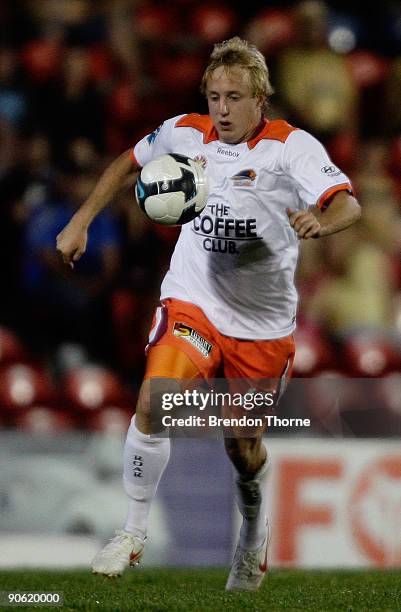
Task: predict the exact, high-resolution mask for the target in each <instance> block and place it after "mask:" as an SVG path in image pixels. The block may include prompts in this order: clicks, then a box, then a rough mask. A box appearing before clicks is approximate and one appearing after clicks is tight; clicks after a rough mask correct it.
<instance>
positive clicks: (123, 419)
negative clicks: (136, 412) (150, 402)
mask: <svg viewBox="0 0 401 612" xmlns="http://www.w3.org/2000/svg"><path fill="white" fill-rule="evenodd" d="M132 414H133V411H132V410H131V411H130V410H127V409H126V408H124V407H121V406H105V407H104V408H102V409H101V410H99V411H96V412H95V413H93V412H88V413H86V414H85V416H84V419H83V421H82V424H83V426H84V427H86V428H87V429H90V430H91V431H97V432H103V433H116V434H125V433H126V432H127V429H128V427H129V424H130V421H131V418H132Z"/></svg>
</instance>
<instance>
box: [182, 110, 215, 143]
mask: <svg viewBox="0 0 401 612" xmlns="http://www.w3.org/2000/svg"><path fill="white" fill-rule="evenodd" d="M175 127H191V128H194V129H195V130H198V131H199V132H202V134H203V142H204V143H205V144H208V143H209V142H212V141H213V140H218V135H217V132H216V128H215V127H214V125H213V123H212V120H211V118H210V117H209V115H199V114H198V113H190V114H189V115H185V116H184V117H181V119H179V120H178V121H177V123H176V124H175Z"/></svg>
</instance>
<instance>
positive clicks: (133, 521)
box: [123, 416, 170, 538]
mask: <svg viewBox="0 0 401 612" xmlns="http://www.w3.org/2000/svg"><path fill="white" fill-rule="evenodd" d="M169 457H170V439H169V438H156V437H154V436H150V435H147V434H144V433H142V432H140V431H139V430H138V429H137V427H136V425H135V416H134V417H133V418H132V420H131V424H130V426H129V429H128V433H127V439H126V441H125V447H124V476H123V480H124V488H125V491H126V493H127V495H128V497H129V502H128V515H127V519H126V521H125V525H124V530H125V531H128V532H129V533H132V534H134V535H136V536H139V537H140V538H145V537H146V532H147V527H148V517H149V512H150V505H151V503H152V500H153V498H154V496H155V495H156V490H157V486H158V484H159V481H160V478H161V476H162V474H163V472H164V470H165V467H166V465H167V463H168V460H169Z"/></svg>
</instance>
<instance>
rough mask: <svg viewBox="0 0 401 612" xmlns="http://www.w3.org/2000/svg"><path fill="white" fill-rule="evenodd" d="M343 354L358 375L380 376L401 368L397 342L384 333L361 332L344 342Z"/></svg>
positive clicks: (353, 372)
mask: <svg viewBox="0 0 401 612" xmlns="http://www.w3.org/2000/svg"><path fill="white" fill-rule="evenodd" d="M343 356H344V360H345V362H346V364H347V367H348V369H349V371H350V373H351V374H352V375H353V376H356V377H362V378H364V377H373V378H374V377H379V376H383V375H384V374H386V373H387V372H389V371H391V370H395V369H398V368H401V354H400V350H399V348H398V347H397V345H396V344H395V342H394V341H393V340H392V339H391V338H389V337H388V336H386V335H385V334H383V333H370V332H366V333H365V332H360V333H355V334H353V335H351V336H349V337H348V338H347V339H346V341H345V342H344V347H343Z"/></svg>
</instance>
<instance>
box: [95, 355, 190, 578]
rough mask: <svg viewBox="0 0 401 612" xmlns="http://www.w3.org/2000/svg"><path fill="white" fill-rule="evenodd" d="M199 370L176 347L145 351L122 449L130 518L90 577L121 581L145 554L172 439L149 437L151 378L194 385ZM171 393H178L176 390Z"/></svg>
mask: <svg viewBox="0 0 401 612" xmlns="http://www.w3.org/2000/svg"><path fill="white" fill-rule="evenodd" d="M197 376H199V370H198V368H197V366H196V365H194V363H193V362H192V361H191V359H190V358H189V357H188V356H187V355H186V354H185V353H183V352H182V351H180V350H179V349H177V348H176V347H172V346H166V345H160V346H154V347H152V348H151V349H150V350H149V353H148V359H147V368H146V373H145V380H144V382H143V384H142V386H141V390H140V393H139V399H138V403H137V408H136V414H135V415H134V417H133V418H132V420H131V424H130V427H129V429H128V433H127V439H126V443H125V448H124V488H125V491H126V493H127V495H128V498H129V500H128V514H127V519H126V522H125V525H124V529H123V530H122V531H118V532H116V536H115V537H114V538H113V539H112V540H111V542H110V543H109V544H107V546H105V548H103V550H101V551H100V552H99V553H98V554H97V555H96V557H95V558H94V559H93V561H92V571H93V572H94V573H98V574H105V575H107V576H119V575H120V574H121V573H122V572H123V571H124V569H125V568H126V567H127V566H128V565H136V564H137V563H138V562H139V560H140V558H141V556H142V552H143V548H144V543H145V540H146V533H147V527H148V518H149V512H150V508H151V503H152V501H153V499H154V497H155V495H156V490H157V487H158V484H159V482H160V479H161V477H162V474H163V472H164V470H165V468H166V465H167V463H168V460H169V456H170V439H169V438H168V437H158V436H157V435H152V436H151V435H150V431H151V423H150V419H151V405H150V403H151V402H150V385H151V378H152V377H160V378H165V379H166V381H171V382H173V379H178V380H180V379H192V378H195V377H197ZM171 382H170V390H172V391H176V389H175V388H174V389H171Z"/></svg>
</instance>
